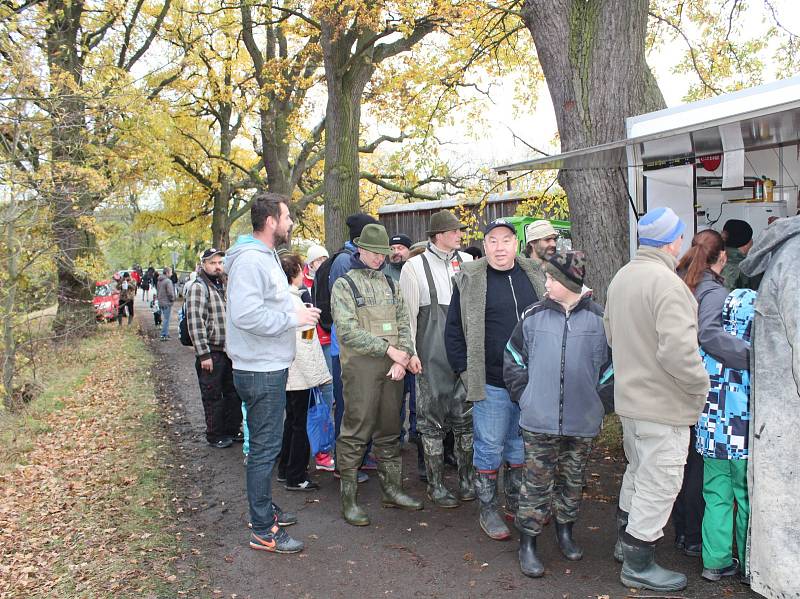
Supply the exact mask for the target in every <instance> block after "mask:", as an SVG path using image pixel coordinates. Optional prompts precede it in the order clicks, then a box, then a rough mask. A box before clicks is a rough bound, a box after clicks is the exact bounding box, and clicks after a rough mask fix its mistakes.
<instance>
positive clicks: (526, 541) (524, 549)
mask: <svg viewBox="0 0 800 599" xmlns="http://www.w3.org/2000/svg"><path fill="white" fill-rule="evenodd" d="M517 555H518V556H519V569H520V570H522V573H523V574H524V575H525V576H528V577H530V578H539V577H540V576H541V575H542V574H544V565H543V564H542V562H541V560H539V556H537V555H536V537H535V536H533V535H529V534H527V533H524V532H520V533H519V552H518V554H517Z"/></svg>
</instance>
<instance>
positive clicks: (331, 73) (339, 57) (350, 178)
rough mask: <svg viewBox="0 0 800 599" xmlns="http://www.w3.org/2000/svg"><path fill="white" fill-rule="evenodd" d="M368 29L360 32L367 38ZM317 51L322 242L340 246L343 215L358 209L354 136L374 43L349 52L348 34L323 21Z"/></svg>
mask: <svg viewBox="0 0 800 599" xmlns="http://www.w3.org/2000/svg"><path fill="white" fill-rule="evenodd" d="M369 33H370V32H368V31H364V32H362V36H363V37H367V38H368V37H369ZM320 41H321V44H322V55H323V60H324V63H325V80H326V82H327V84H328V104H327V110H326V113H325V175H324V182H323V189H324V195H325V245H326V246H327V248H328V251H330V252H332V251H335V250H337V249H339V248H340V247H341V246H342V244H343V243H344V241H345V240H346V239H348V237H347V235H346V233H345V230H346V228H345V220H346V219H347V217H348V216H349V215H351V214H354V213H356V212H359V211H360V210H361V207H360V204H359V195H358V189H359V188H358V182H359V179H360V177H359V174H360V168H359V157H358V136H359V131H360V128H361V95H362V94H363V93H364V88H365V87H366V85H367V83H368V82H369V80H370V78H371V77H372V74H373V73H374V71H375V65H374V64H373V63H372V56H373V48H368V49H360V47H359V45H358V44H356V50H357V52H358V57H353V56H351V51H352V47H353V43H354V40H353V38H351V37H349V36H347V35H343V34H341V33H340V32H337V31H336V30H335V29H334V28H333V27H332V26H331V25H330V24H327V23H323V25H322V35H321V37H320Z"/></svg>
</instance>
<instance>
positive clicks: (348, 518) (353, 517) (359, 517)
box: [339, 469, 369, 526]
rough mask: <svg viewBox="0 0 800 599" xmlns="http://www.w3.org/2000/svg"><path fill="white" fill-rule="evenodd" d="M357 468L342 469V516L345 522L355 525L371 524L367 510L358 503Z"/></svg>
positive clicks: (340, 472)
mask: <svg viewBox="0 0 800 599" xmlns="http://www.w3.org/2000/svg"><path fill="white" fill-rule="evenodd" d="M356 472H358V471H357V470H352V469H348V470H340V471H339V474H340V475H341V477H342V480H341V498H342V516H343V517H344V520H345V522H347V523H348V524H352V525H353V526H369V516H367V512H365V511H364V510H362V509H361V506H359V505H358V480H357V479H356Z"/></svg>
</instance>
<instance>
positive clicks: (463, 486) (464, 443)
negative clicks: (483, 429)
mask: <svg viewBox="0 0 800 599" xmlns="http://www.w3.org/2000/svg"><path fill="white" fill-rule="evenodd" d="M455 452H456V461H457V462H458V498H459V499H460V500H461V501H474V500H475V497H476V495H475V466H473V465H472V457H473V450H472V434H471V433H469V434H466V433H465V434H462V435H456V443H455Z"/></svg>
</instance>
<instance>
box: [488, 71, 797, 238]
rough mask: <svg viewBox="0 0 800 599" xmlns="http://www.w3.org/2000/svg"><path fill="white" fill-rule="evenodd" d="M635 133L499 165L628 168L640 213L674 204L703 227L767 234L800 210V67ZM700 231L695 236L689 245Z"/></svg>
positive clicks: (639, 122)
mask: <svg viewBox="0 0 800 599" xmlns="http://www.w3.org/2000/svg"><path fill="white" fill-rule="evenodd" d="M625 125H626V135H627V138H626V139H623V140H619V141H616V142H612V143H607V144H602V145H599V146H594V147H591V148H585V149H582V150H575V151H572V152H565V153H563V154H559V155H557V156H547V157H544V158H537V159H535V160H528V161H525V162H518V163H514V164H508V165H503V166H498V167H495V169H494V170H495V171H497V172H498V173H500V174H504V173H508V172H511V171H530V170H545V169H568V170H574V169H601V170H606V169H624V170H626V171H627V181H628V191H629V194H630V198H631V210H630V213H631V219H630V227H631V254H633V252H634V251H635V249H636V221H637V220H638V217H639V216H641V215H642V214H644V213H645V212H647V210H649V209H652V208H655V207H658V206H669V207H670V208H672V209H673V210H675V212H676V213H678V215H679V216H680V217H681V218H682V219H683V220H684V222H686V223H687V225H689V226H693V228H694V231H695V232H696V231H700V230H702V229H705V228H708V227H712V228H714V229H717V230H721V229H722V226H723V225H724V224H725V222H726V221H727V220H728V219H731V218H738V219H741V220H745V221H747V222H749V223H750V225H751V226H752V227H753V230H754V232H755V234H756V235H757V234H758V233H759V232H760V231H761V230H763V229H764V228H765V227H766V226H767V225H768V224H769V223H770V222H772V220H774V219H775V218H782V217H785V216H794V215H795V214H797V209H798V183H800V145H799V142H800V77H794V78H791V79H784V80H782V81H777V82H775V83H770V84H767V85H761V86H758V87H753V88H750V89H745V90H741V91H738V92H733V93H730V94H724V95H721V96H718V97H715V98H712V99H709V100H702V101H700V102H692V103H690V104H685V105H683V106H678V107H675V108H668V109H665V110H659V111H657V112H651V113H648V114H643V115H641V116H635V117H630V118H628V119H626V120H625ZM690 241H691V235H687V236H686V240H685V246H684V247H688V245H689V243H690Z"/></svg>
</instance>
